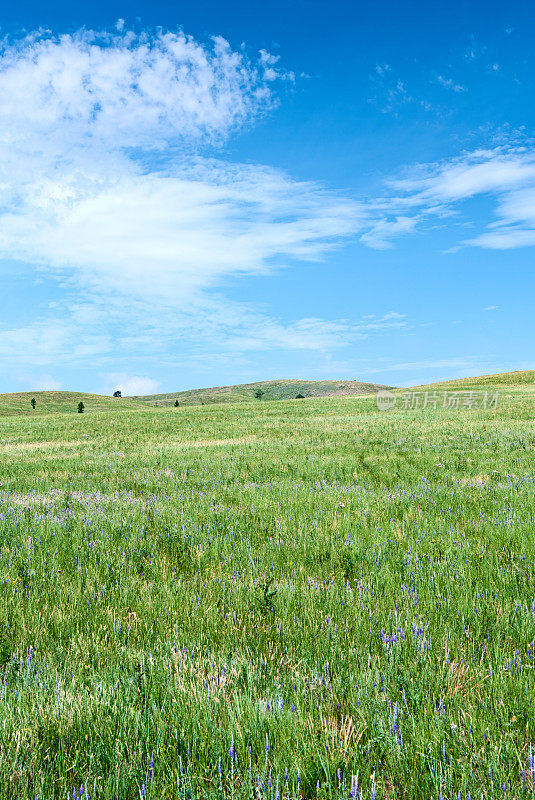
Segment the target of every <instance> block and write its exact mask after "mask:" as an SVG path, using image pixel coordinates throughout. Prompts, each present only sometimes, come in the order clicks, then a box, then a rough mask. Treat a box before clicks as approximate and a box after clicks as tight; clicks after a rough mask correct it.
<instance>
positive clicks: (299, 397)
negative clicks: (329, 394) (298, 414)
mask: <svg viewBox="0 0 535 800" xmlns="http://www.w3.org/2000/svg"><path fill="white" fill-rule="evenodd" d="M295 399H296V400H304V399H305V395H304V394H301V393H299V394H296V395H295Z"/></svg>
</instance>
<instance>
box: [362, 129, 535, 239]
mask: <svg viewBox="0 0 535 800" xmlns="http://www.w3.org/2000/svg"><path fill="white" fill-rule="evenodd" d="M386 186H387V189H388V190H389V194H388V195H386V196H385V197H383V198H382V199H380V200H378V201H375V202H374V203H373V207H374V210H375V212H376V214H377V218H376V219H375V221H374V222H373V223H372V224H371V227H370V229H369V230H367V231H366V232H365V233H364V234H363V235H362V237H361V240H362V242H363V243H364V244H367V245H369V246H371V247H375V248H378V249H381V248H382V249H385V248H388V247H391V246H392V240H393V239H395V238H396V236H398V235H400V234H405V233H407V232H413V231H416V230H417V229H420V230H424V229H425V227H426V226H429V225H433V226H436V225H437V224H441V221H442V220H444V219H445V218H451V217H456V218H457V219H458V220H459V221H460V222H461V223H464V221H465V218H464V217H463V214H462V211H463V207H462V204H463V203H464V202H465V201H467V200H471V199H473V198H475V197H489V198H491V199H493V200H494V202H495V217H494V219H492V220H490V221H489V222H488V223H487V225H486V228H485V229H484V230H482V231H481V232H480V233H477V234H476V235H475V236H473V237H472V238H470V239H464V238H463V239H461V240H460V241H459V242H457V245H462V246H475V247H483V248H488V249H493V250H499V249H500V250H507V249H511V248H515V247H522V246H528V245H533V244H535V149H534V148H533V147H530V146H519V145H518V144H516V143H515V144H514V145H510V146H507V145H504V146H501V147H497V148H494V149H492V150H476V151H474V152H471V153H466V154H464V155H462V156H460V157H459V158H455V159H451V160H448V161H444V162H438V163H432V164H423V165H416V166H415V167H412V168H411V169H409V170H407V174H406V175H405V176H404V177H402V178H398V179H394V180H389V181H388V182H387V184H386ZM381 212H382V213H381Z"/></svg>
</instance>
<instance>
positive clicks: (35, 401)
mask: <svg viewBox="0 0 535 800" xmlns="http://www.w3.org/2000/svg"><path fill="white" fill-rule="evenodd" d="M30 405H31V407H32V408H33V410H34V411H35V406H36V405H37V400H36V399H35V397H32V399H31V400H30Z"/></svg>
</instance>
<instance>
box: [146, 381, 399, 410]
mask: <svg viewBox="0 0 535 800" xmlns="http://www.w3.org/2000/svg"><path fill="white" fill-rule="evenodd" d="M386 388H391V387H386V386H382V385H379V384H375V383H363V382H362V381H305V380H276V381H259V382H258V383H242V384H237V385H235V386H215V387H212V388H209V389H190V390H189V391H185V392H170V393H168V394H154V395H146V396H143V397H135V398H133V399H134V400H137V401H142V402H145V403H157V404H158V405H162V406H164V405H173V404H174V402H175V400H178V402H179V403H180V405H198V404H200V403H205V404H210V403H238V402H244V401H245V402H248V401H251V402H252V401H255V402H258V399H257V398H256V397H255V394H256V393H257V392H259V391H261V392H263V395H262V398H261V400H262V401H266V400H291V399H294V398H295V397H297V395H298V394H301V395H303V396H304V397H340V396H343V395H346V396H356V395H363V394H373V393H374V392H376V391H378V390H379V389H386Z"/></svg>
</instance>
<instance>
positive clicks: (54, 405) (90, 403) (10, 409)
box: [0, 391, 140, 417]
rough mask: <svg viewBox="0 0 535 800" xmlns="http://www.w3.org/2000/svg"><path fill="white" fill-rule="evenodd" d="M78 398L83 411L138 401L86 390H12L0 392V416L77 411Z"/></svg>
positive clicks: (134, 404) (127, 404)
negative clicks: (31, 402) (7, 392)
mask: <svg viewBox="0 0 535 800" xmlns="http://www.w3.org/2000/svg"><path fill="white" fill-rule="evenodd" d="M32 397H35V400H36V402H37V405H36V407H35V411H34V410H33V409H32V407H31V405H30V401H31V399H32ZM80 400H81V401H82V402H83V404H84V406H85V411H84V413H91V412H92V411H103V410H106V409H110V410H112V409H115V408H116V407H117V404H119V406H120V407H121V408H122V409H124V408H136V407H139V405H140V403H139V402H136V401H135V400H132V399H130V398H120V399H115V398H113V397H106V396H104V395H100V394H88V393H87V392H59V391H57V392H56V391H53V392H12V393H10V394H0V417H4V416H12V415H17V414H32V415H37V414H47V413H66V414H68V413H71V414H76V413H77V406H78V403H79V402H80Z"/></svg>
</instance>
